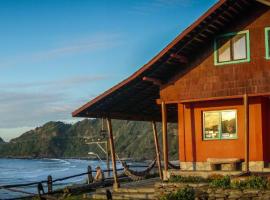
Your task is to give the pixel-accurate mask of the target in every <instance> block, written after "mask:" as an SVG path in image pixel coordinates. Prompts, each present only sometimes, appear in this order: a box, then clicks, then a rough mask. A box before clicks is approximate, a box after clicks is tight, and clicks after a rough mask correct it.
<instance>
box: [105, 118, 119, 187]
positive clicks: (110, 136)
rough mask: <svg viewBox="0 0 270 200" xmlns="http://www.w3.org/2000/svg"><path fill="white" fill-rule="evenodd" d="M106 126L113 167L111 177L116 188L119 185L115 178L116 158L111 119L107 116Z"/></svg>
mask: <svg viewBox="0 0 270 200" xmlns="http://www.w3.org/2000/svg"><path fill="white" fill-rule="evenodd" d="M106 121H107V128H108V136H109V141H110V152H111V159H112V169H113V178H114V185H113V187H114V189H118V188H119V187H120V185H119V183H118V178H117V169H116V159H115V148H114V141H113V132H112V121H111V119H109V118H107V119H106Z"/></svg>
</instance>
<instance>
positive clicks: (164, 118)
mask: <svg viewBox="0 0 270 200" xmlns="http://www.w3.org/2000/svg"><path fill="white" fill-rule="evenodd" d="M161 113H162V144H163V160H164V174H163V179H164V180H167V179H168V136H167V107H166V104H165V102H162V103H161Z"/></svg>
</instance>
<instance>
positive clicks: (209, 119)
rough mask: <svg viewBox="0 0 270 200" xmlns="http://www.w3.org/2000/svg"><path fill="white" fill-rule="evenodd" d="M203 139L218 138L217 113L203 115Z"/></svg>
mask: <svg viewBox="0 0 270 200" xmlns="http://www.w3.org/2000/svg"><path fill="white" fill-rule="evenodd" d="M204 138H205V139H218V138H219V112H205V113H204Z"/></svg>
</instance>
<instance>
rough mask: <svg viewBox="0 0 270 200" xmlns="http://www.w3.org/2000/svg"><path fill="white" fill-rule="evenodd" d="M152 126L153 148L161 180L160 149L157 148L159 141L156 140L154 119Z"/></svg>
mask: <svg viewBox="0 0 270 200" xmlns="http://www.w3.org/2000/svg"><path fill="white" fill-rule="evenodd" d="M152 128H153V134H154V141H155V148H156V159H157V165H158V172H159V177H160V179H161V180H162V179H163V174H162V168H161V160H160V149H159V142H158V135H157V126H156V122H154V121H152Z"/></svg>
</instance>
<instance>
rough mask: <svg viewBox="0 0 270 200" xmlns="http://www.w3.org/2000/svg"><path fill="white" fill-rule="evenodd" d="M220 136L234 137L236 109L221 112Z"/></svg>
mask: <svg viewBox="0 0 270 200" xmlns="http://www.w3.org/2000/svg"><path fill="white" fill-rule="evenodd" d="M221 137H222V138H235V137H236V111H222V112H221Z"/></svg>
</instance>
